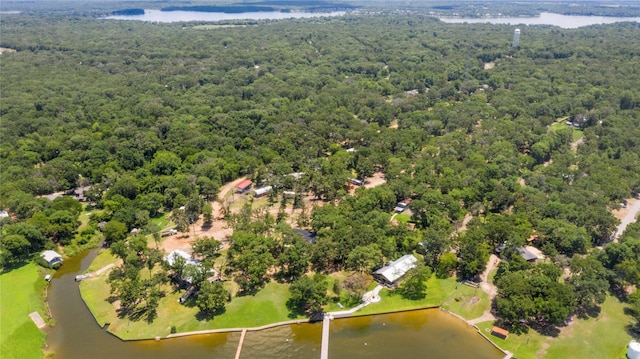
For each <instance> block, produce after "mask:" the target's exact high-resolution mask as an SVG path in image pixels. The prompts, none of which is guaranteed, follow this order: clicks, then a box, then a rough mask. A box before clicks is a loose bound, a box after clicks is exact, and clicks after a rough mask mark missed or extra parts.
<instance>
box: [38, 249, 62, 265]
mask: <svg viewBox="0 0 640 359" xmlns="http://www.w3.org/2000/svg"><path fill="white" fill-rule="evenodd" d="M40 257H42V259H44V260H45V262H47V264H48V265H49V267H53V266H55V265H60V264H62V256H61V255H60V254H58V252H56V251H52V250H47V251H44V252H42V253H40Z"/></svg>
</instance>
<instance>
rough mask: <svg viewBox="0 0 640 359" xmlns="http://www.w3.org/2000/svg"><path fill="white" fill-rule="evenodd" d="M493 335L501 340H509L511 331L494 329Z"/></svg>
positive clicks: (492, 330) (492, 329)
mask: <svg viewBox="0 0 640 359" xmlns="http://www.w3.org/2000/svg"><path fill="white" fill-rule="evenodd" d="M491 335H493V336H496V337H498V338H501V339H507V337H508V336H509V331H508V330H506V329H502V328H500V327H493V328H491Z"/></svg>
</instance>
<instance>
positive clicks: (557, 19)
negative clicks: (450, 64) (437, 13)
mask: <svg viewBox="0 0 640 359" xmlns="http://www.w3.org/2000/svg"><path fill="white" fill-rule="evenodd" d="M439 19H440V21H442V22H446V23H450V24H464V23H468V24H483V23H490V24H509V25H521V24H522V25H554V26H558V27H561V28H563V29H576V28H579V27H583V26H589V25H597V24H613V23H616V22H623V21H632V22H640V17H612V16H578V15H560V14H554V13H550V12H543V13H540V16H536V17H491V18H489V17H488V18H447V17H441V18H439Z"/></svg>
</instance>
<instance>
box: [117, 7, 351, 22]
mask: <svg viewBox="0 0 640 359" xmlns="http://www.w3.org/2000/svg"><path fill="white" fill-rule="evenodd" d="M344 14H346V11H332V12H279V11H260V12H243V13H233V14H227V13H222V12H202V11H160V10H148V9H145V10H144V15H113V16H107V17H105V19H113V20H140V21H151V22H179V21H221V20H278V19H291V18H310V17H322V16H342V15H344Z"/></svg>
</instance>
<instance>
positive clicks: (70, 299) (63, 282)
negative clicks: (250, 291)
mask: <svg viewBox="0 0 640 359" xmlns="http://www.w3.org/2000/svg"><path fill="white" fill-rule="evenodd" d="M95 253H96V250H92V251H91V252H90V253H89V254H88V255H86V254H85V255H80V256H76V257H73V258H70V259H69V260H67V261H65V263H64V265H63V266H62V267H61V268H60V269H59V270H58V271H57V272H56V274H55V275H54V277H53V280H52V281H51V287H50V288H49V305H50V307H51V311H52V313H53V318H54V319H55V321H56V325H55V326H54V327H52V328H48V329H47V330H46V331H47V344H48V347H49V349H50V350H52V351H53V353H54V354H53V355H52V358H53V359H86V358H91V359H113V358H136V359H181V358H183V359H199V358H220V359H233V358H234V356H235V353H236V349H237V347H238V342H239V339H240V333H237V332H236V333H226V334H224V333H220V334H207V335H196V336H191V337H184V338H175V339H164V340H160V341H153V340H141V341H131V342H123V341H120V340H119V339H118V338H116V337H114V336H113V335H110V334H109V333H108V332H107V331H105V330H103V329H101V328H100V327H99V326H98V325H97V324H96V322H95V320H94V319H93V316H92V315H91V313H90V312H89V310H88V309H87V307H86V306H85V305H84V302H83V301H82V299H81V297H80V293H79V289H78V283H77V282H75V281H74V277H75V275H76V274H78V273H82V272H83V271H84V270H85V269H86V268H87V267H88V266H89V264H90V263H91V261H92V260H93V259H94V258H95ZM330 331H331V332H330V336H329V338H330V340H329V342H330V344H329V357H330V358H332V359H340V358H348V359H360V358H362V359H388V358H390V357H391V358H407V359H410V358H427V357H428V358H430V359H448V358H474V359H500V358H502V357H503V356H504V354H503V353H502V352H501V351H500V350H498V349H496V348H495V347H494V346H493V345H492V344H491V343H489V342H488V341H487V340H486V339H484V338H483V337H482V336H481V335H480V334H478V333H477V332H476V331H475V330H474V329H473V328H471V327H470V326H468V325H467V324H466V323H464V322H463V321H461V320H459V319H457V318H454V317H453V316H451V315H449V314H447V313H445V312H443V311H441V310H439V309H425V310H416V311H411V312H404V313H395V314H383V315H375V316H362V317H354V318H345V319H336V320H334V321H333V322H332V323H331V327H330ZM321 337H322V324H321V323H315V324H307V323H305V324H300V325H296V324H294V325H286V326H282V327H277V328H273V329H268V330H262V331H257V332H248V333H247V335H246V337H245V340H244V345H243V346H242V354H241V356H240V358H241V359H307V358H309V359H317V358H319V357H320V342H321Z"/></svg>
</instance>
